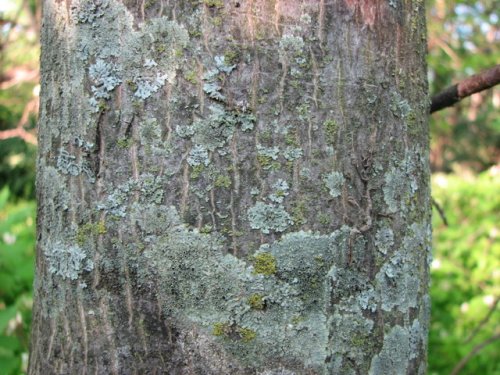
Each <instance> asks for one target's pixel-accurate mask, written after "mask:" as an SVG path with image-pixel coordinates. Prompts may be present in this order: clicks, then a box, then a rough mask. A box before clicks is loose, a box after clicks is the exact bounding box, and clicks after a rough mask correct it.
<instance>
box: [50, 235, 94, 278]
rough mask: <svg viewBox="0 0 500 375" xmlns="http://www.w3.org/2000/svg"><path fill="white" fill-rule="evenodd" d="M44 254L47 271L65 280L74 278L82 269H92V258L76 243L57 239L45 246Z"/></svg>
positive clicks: (88, 270)
mask: <svg viewBox="0 0 500 375" xmlns="http://www.w3.org/2000/svg"><path fill="white" fill-rule="evenodd" d="M44 254H45V257H46V259H47V262H48V265H49V267H48V270H49V272H50V273H52V274H54V275H57V276H60V277H61V278H63V279H65V280H66V279H69V280H76V279H77V278H78V277H79V276H80V274H81V273H82V272H83V271H87V272H90V271H92V270H93V269H94V263H93V262H92V260H91V259H88V256H87V254H86V252H85V251H84V250H83V249H82V248H81V247H80V246H77V245H68V244H66V243H63V242H61V241H57V242H56V243H54V244H53V245H52V246H45V248H44Z"/></svg>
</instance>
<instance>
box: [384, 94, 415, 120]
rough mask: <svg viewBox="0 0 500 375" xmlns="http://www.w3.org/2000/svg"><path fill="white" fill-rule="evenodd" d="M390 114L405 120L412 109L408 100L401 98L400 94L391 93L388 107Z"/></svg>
mask: <svg viewBox="0 0 500 375" xmlns="http://www.w3.org/2000/svg"><path fill="white" fill-rule="evenodd" d="M389 109H390V110H391V112H392V114H393V115H394V116H396V117H399V118H402V119H405V118H407V117H408V116H409V114H410V113H411V112H412V108H411V106H410V103H408V100H406V99H405V98H403V97H402V96H401V94H400V93H398V92H393V93H392V97H391V105H390V107H389Z"/></svg>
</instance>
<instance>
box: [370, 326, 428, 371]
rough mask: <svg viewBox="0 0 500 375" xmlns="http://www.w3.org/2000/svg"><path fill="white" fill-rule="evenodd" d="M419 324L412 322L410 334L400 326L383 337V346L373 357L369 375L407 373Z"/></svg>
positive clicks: (393, 328)
mask: <svg viewBox="0 0 500 375" xmlns="http://www.w3.org/2000/svg"><path fill="white" fill-rule="evenodd" d="M418 327H419V323H418V321H414V324H413V327H412V331H413V332H412V333H413V335H412V333H410V331H409V330H408V329H407V328H405V327H401V326H398V325H396V326H394V327H392V328H391V329H390V331H389V332H388V333H387V334H385V335H384V345H383V347H382V350H381V351H380V353H379V354H377V355H375V357H373V359H372V362H371V366H370V371H369V373H368V374H369V375H382V374H406V373H408V366H409V359H410V358H412V354H411V353H412V352H411V350H415V349H416V348H415V345H414V342H415V338H413V340H412V336H414V335H415V336H417V337H418V338H417V340H418V341H420V339H421V337H419V336H420V335H419V329H418Z"/></svg>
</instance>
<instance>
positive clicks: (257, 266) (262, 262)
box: [252, 252, 276, 276]
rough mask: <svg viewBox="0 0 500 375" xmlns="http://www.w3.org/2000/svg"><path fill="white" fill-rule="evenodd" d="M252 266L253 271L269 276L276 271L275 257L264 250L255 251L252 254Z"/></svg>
mask: <svg viewBox="0 0 500 375" xmlns="http://www.w3.org/2000/svg"><path fill="white" fill-rule="evenodd" d="M252 261H253V267H254V272H255V273H260V274H262V275H266V276H270V275H274V274H275V273H276V258H275V257H274V256H273V255H272V254H270V253H266V252H261V253H257V254H255V255H254V256H253V259H252Z"/></svg>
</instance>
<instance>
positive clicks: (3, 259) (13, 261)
mask: <svg viewBox="0 0 500 375" xmlns="http://www.w3.org/2000/svg"><path fill="white" fill-rule="evenodd" d="M9 196H10V193H9V190H8V188H4V189H2V190H1V191H0V374H2V375H9V374H16V375H17V374H21V373H23V371H25V370H26V363H27V359H28V345H29V334H30V326H31V309H32V304H33V299H32V290H33V274H34V249H35V202H33V201H17V203H16V204H12V203H9V202H8V200H9Z"/></svg>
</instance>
